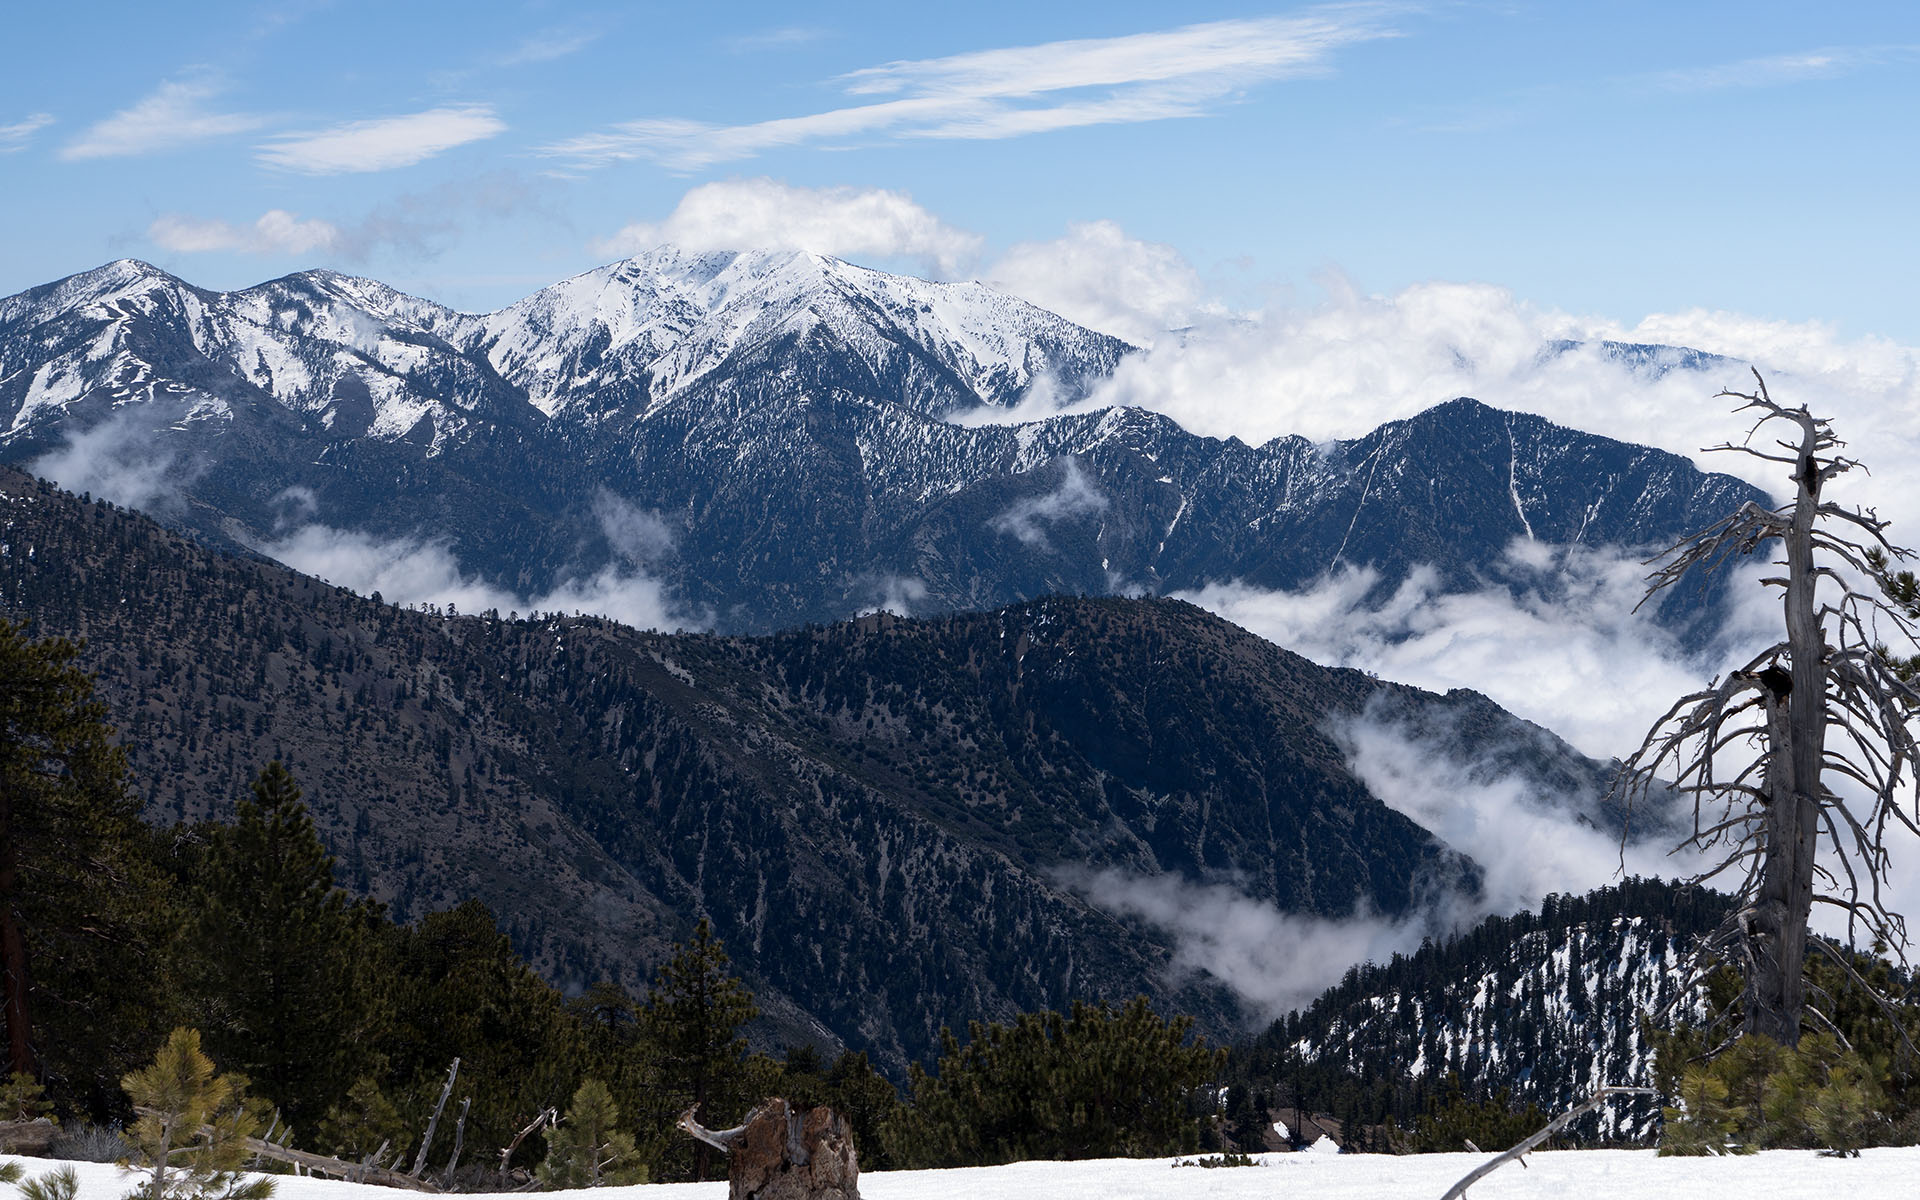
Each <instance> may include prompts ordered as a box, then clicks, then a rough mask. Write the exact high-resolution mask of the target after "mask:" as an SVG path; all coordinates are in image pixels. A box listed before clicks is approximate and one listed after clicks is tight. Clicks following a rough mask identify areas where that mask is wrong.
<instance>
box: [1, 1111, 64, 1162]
mask: <svg viewBox="0 0 1920 1200" xmlns="http://www.w3.org/2000/svg"><path fill="white" fill-rule="evenodd" d="M58 1132H60V1127H59V1126H58V1125H55V1124H54V1123H53V1122H52V1121H50V1120H48V1119H47V1118H45V1117H36V1118H34V1119H33V1120H31V1121H0V1154H29V1155H33V1156H36V1157H39V1156H43V1155H45V1154H46V1152H47V1148H48V1147H49V1146H51V1145H53V1135H54V1134H56V1133H58Z"/></svg>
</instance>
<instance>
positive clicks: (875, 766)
mask: <svg viewBox="0 0 1920 1200" xmlns="http://www.w3.org/2000/svg"><path fill="white" fill-rule="evenodd" d="M0 490H4V492H5V509H4V512H5V515H4V530H0V539H3V540H4V547H3V548H0V598H4V609H5V612H6V613H7V614H9V615H13V616H17V617H26V618H29V619H31V620H32V621H33V622H34V624H35V628H36V631H37V632H40V633H46V634H71V635H74V636H78V637H84V638H86V639H87V640H88V647H87V651H86V654H85V657H84V660H83V662H84V665H86V666H87V667H89V668H90V669H92V670H95V671H96V672H98V674H99V677H100V685H99V686H100V695H101V696H102V697H103V699H104V700H105V701H106V702H107V704H108V706H109V709H110V712H111V715H112V719H113V720H114V722H115V723H116V724H117V725H118V726H119V727H120V729H121V732H122V736H123V738H124V740H125V742H126V745H127V747H128V750H129V753H130V755H131V757H132V761H133V764H134V767H135V771H136V775H137V777H138V778H139V779H140V780H141V781H142V786H143V787H144V788H145V789H146V795H145V802H146V807H147V811H148V814H149V816H150V817H152V818H153V819H157V820H163V821H165V820H175V819H180V818H183V817H184V818H197V817H203V816H208V815H218V814H222V813H224V812H226V811H228V807H227V806H229V805H231V804H232V802H233V799H234V797H236V796H238V795H240V794H242V793H243V791H244V788H245V783H246V780H247V779H248V778H250V777H251V774H252V772H253V771H255V770H256V769H257V768H258V767H259V766H260V765H261V764H262V763H263V762H264V761H266V760H267V759H270V758H278V759H281V760H282V761H284V762H286V763H287V765H288V766H289V767H290V768H291V769H292V771H293V772H294V774H295V776H296V777H297V778H298V779H299V780H300V781H301V783H302V784H303V785H304V786H305V788H306V791H307V796H308V799H309V802H310V804H311V805H312V808H313V811H314V813H315V817H316V821H317V822H318V824H319V826H320V829H321V831H322V834H323V836H324V837H325V838H326V840H327V842H328V843H329V844H330V845H331V846H332V847H334V848H335V850H336V851H337V853H338V854H339V856H340V859H341V864H342V871H343V876H344V879H345V881H346V882H348V883H349V884H350V885H351V886H353V887H355V888H356V889H364V890H365V891H367V892H369V893H371V894H372V895H374V896H376V897H378V898H380V899H382V900H385V901H388V902H390V903H391V904H392V906H393V909H394V911H395V913H396V914H397V915H398V916H400V917H401V918H402V919H412V918H414V917H417V916H418V915H420V914H422V913H424V912H426V911H429V910H431V909H435V908H444V907H447V906H450V905H452V904H455V903H458V902H459V901H461V900H464V899H467V898H469V897H476V896H477V897H480V898H482V899H484V900H486V902H487V903H488V904H490V905H491V906H493V907H494V909H495V910H496V911H497V912H498V914H499V915H500V918H501V920H502V922H503V925H504V927H505V928H506V929H507V930H508V931H509V932H510V933H511V934H512V936H513V938H514V941H515V944H516V946H518V947H519V948H520V949H521V950H522V952H524V953H525V954H527V955H528V957H529V959H530V961H532V962H533V963H535V965H536V966H537V967H538V968H539V969H540V970H541V971H542V972H543V973H544V974H545V975H546V976H547V977H548V978H550V979H553V980H555V981H558V982H560V983H562V984H565V985H567V986H583V985H585V984H586V983H589V982H592V981H593V980H594V979H596V978H599V977H601V976H603V975H604V976H608V977H612V978H617V979H622V980H625V981H627V982H630V983H632V982H637V981H638V980H639V979H640V978H642V977H644V974H645V972H646V971H647V970H648V969H650V968H651V967H652V966H653V965H654V964H656V963H658V962H659V961H660V958H661V956H662V954H663V953H664V950H665V947H666V946H667V945H668V944H669V943H670V942H671V941H674V940H676V939H678V938H679V937H681V936H683V935H684V934H685V933H686V931H687V930H688V929H690V928H691V925H692V923H693V921H694V920H696V919H697V918H699V917H701V916H706V917H709V918H710V919H711V920H712V921H713V924H714V927H715V929H716V931H717V933H718V934H719V935H720V936H721V937H722V938H724V939H725V941H726V942H727V944H728V945H729V946H730V947H732V948H733V950H734V953H735V956H736V960H737V961H738V963H739V964H740V966H741V968H742V970H743V973H744V974H745V975H746V977H747V978H748V979H749V981H750V982H751V983H752V984H753V985H754V987H755V990H756V992H757V993H758V994H759V995H760V997H761V1003H762V1008H763V1010H765V1011H766V1012H767V1013H768V1015H769V1019H770V1020H771V1021H772V1022H773V1023H774V1026H775V1028H776V1030H779V1031H785V1033H786V1034H791V1033H795V1032H806V1033H808V1035H809V1038H814V1037H820V1036H825V1037H826V1038H828V1039H830V1040H831V1041H832V1042H833V1043H836V1044H844V1045H850V1046H853V1047H856V1048H862V1049H870V1050H871V1051H872V1052H873V1054H874V1056H875V1059H876V1061H878V1062H880V1063H882V1064H884V1065H886V1066H887V1067H888V1068H889V1069H890V1070H894V1071H898V1070H900V1069H902V1068H903V1067H904V1065H905V1063H906V1061H907V1060H908V1059H910V1058H914V1057H917V1056H919V1055H921V1054H922V1053H924V1052H925V1051H926V1050H927V1049H928V1048H929V1047H930V1046H932V1045H933V1041H934V1037H935V1034H936V1033H937V1031H938V1029H939V1027H940V1025H941V1024H943V1023H953V1024H958V1023H961V1022H964V1021H967V1020H970V1019H975V1018H983V1017H984V1018H1005V1017H1008V1016H1011V1015H1012V1014H1014V1013H1016V1012H1019V1011H1030V1010H1039V1009H1046V1008H1061V1007H1063V1006H1064V1005H1065V1004H1066V1003H1067V1002H1069V1001H1070V1000H1073V999H1088V1000H1102V999H1104V1000H1114V1001H1119V1000H1124V999H1126V998H1128V997H1130V996H1132V995H1134V994H1136V993H1139V992H1145V993H1146V994H1148V995H1150V996H1152V997H1153V998H1154V999H1155V1000H1156V1002H1158V1003H1161V1004H1162V1005H1163V1006H1164V1007H1166V1008H1169V1009H1173V1010H1178V1011H1189V1012H1193V1013H1194V1014H1195V1015H1196V1016H1198V1017H1199V1019H1200V1022H1201V1027H1202V1028H1203V1029H1205V1030H1209V1031H1212V1032H1214V1033H1215V1034H1221V1033H1225V1032H1230V1031H1231V1030H1232V1029H1233V1028H1234V1027H1235V1022H1236V1021H1237V1020H1238V1015H1237V1010H1236V1007H1235V1005H1234V1003H1233V1001H1232V999H1231V997H1230V996H1229V995H1228V994H1226V993H1225V992H1224V990H1223V989H1220V988H1218V987H1217V986H1215V985H1213V984H1212V983H1210V982H1209V981H1208V980H1206V979H1205V978H1195V977H1191V976H1189V977H1186V978H1185V979H1182V980H1177V981H1176V980H1175V979H1174V977H1172V976H1171V975H1170V974H1169V972H1168V971H1167V969H1166V968H1167V964H1168V962H1169V960H1170V954H1171V943H1170V939H1169V936H1168V935H1167V934H1165V933H1163V932H1161V931H1158V930H1156V929H1153V928H1149V927H1144V926H1142V925H1140V924H1138V923H1137V922H1132V921H1126V920H1121V919H1118V918H1116V917H1114V916H1112V915H1110V914H1108V913H1105V912H1103V911H1101V910H1099V909H1097V908H1095V907H1093V906H1091V905H1090V904H1089V903H1088V902H1087V901H1086V900H1085V899H1084V898H1083V897H1082V896H1081V895H1080V894H1079V893H1077V892H1076V891H1075V890H1074V889H1073V887H1072V886H1071V883H1070V882H1069V881H1068V880H1066V879H1065V877H1063V876H1062V874H1061V871H1062V869H1063V868H1067V867H1074V868H1094V869H1101V868H1111V869H1114V870H1118V871H1122V872H1127V873H1134V874H1139V875H1157V874H1162V873H1167V872H1175V873H1178V874H1179V875H1181V876H1182V877H1185V878H1189V879H1193V880H1197V881H1230V882H1232V883H1233V884H1234V885H1235V886H1236V887H1238V888H1240V889H1242V890H1243V891H1244V892H1246V893H1247V894H1249V895H1251V896H1253V897H1255V898H1257V899H1261V900H1265V901H1269V902H1271V903H1273V904H1274V905H1276V906H1277V907H1279V908H1281V909H1282V910H1284V911H1296V912H1314V913H1322V914H1341V913H1345V912H1348V911H1350V910H1351V909H1352V908H1353V906H1354V905H1356V904H1358V903H1365V904H1368V905H1370V906H1372V908H1373V909H1374V910H1375V911H1379V912H1384V913H1388V914H1395V913H1404V912H1406V911H1408V910H1409V907H1410V906H1411V905H1412V904H1413V903H1414V900H1415V894H1416V888H1424V887H1438V888H1440V889H1442V890H1446V889H1450V888H1462V889H1467V890H1469V891H1470V890H1471V889H1472V887H1473V886H1474V879H1475V869H1474V867H1473V865H1472V864H1471V863H1470V862H1467V861H1465V860H1463V859H1462V858H1461V857H1460V856H1458V855H1457V854H1455V853H1453V852H1452V851H1450V850H1448V849H1447V848H1446V847H1444V846H1442V845H1440V844H1438V843H1437V842H1436V841H1435V840H1434V839H1433V838H1432V837H1431V836H1430V835H1428V834H1427V833H1426V831H1424V830H1423V829H1421V828H1420V827H1419V826H1417V825H1415V824H1413V823H1412V822H1411V821H1409V820H1407V819H1406V818H1405V817H1402V816H1401V815H1399V814H1398V813H1396V812H1393V811H1392V810H1390V809H1388V808H1386V807H1385V806H1384V805H1382V804H1381V803H1380V802H1379V801H1377V800H1375V799H1374V798H1373V797H1372V796H1371V795H1369V794H1368V793H1367V791H1366V789H1365V788H1364V787H1363V786H1362V785H1361V784H1360V782H1359V781H1358V780H1357V779H1355V778H1354V776H1353V775H1352V774H1351V773H1350V772H1349V771H1348V769H1347V766H1346V762H1345V757H1344V755H1343V752H1342V751H1341V749H1340V748H1339V746H1338V745H1336V744H1335V742H1334V740H1333V739H1332V737H1331V736H1330V735H1329V734H1328V732H1327V731H1326V729H1325V727H1324V726H1325V721H1326V718H1327V716H1328V715H1329V714H1339V713H1347V714H1357V713H1359V712H1361V711H1363V710H1364V709H1365V708H1366V707H1367V706H1368V705H1369V703H1374V702H1378V703H1382V704H1389V705H1393V706H1397V707H1398V708H1399V709H1401V710H1402V711H1404V712H1406V713H1407V714H1409V718H1410V719H1414V720H1419V719H1428V720H1433V721H1446V722H1448V723H1449V724H1450V725H1452V726H1454V727H1457V728H1458V729H1459V730H1460V732H1461V738H1462V744H1463V745H1465V746H1466V747H1468V748H1469V750H1476V749H1482V750H1490V749H1492V748H1493V747H1496V746H1500V747H1506V746H1510V745H1512V744H1514V743H1516V742H1520V743H1523V744H1525V745H1526V746H1528V747H1529V749H1528V750H1527V751H1526V753H1525V755H1524V757H1527V758H1530V759H1532V760H1534V763H1535V766H1536V767H1537V768H1538V769H1539V770H1540V771H1541V772H1542V773H1543V774H1544V775H1546V776H1548V777H1551V778H1555V779H1560V780H1567V779H1584V780H1586V781H1588V782H1591V781H1592V780H1593V779H1595V778H1596V773H1597V771H1598V770H1599V768H1598V766H1597V765H1596V764H1593V763H1590V762H1588V761H1587V760H1584V759H1581V758H1580V757H1579V756H1577V755H1575V754H1573V753H1572V752H1571V751H1570V750H1568V749H1566V748H1565V747H1564V746H1563V745H1560V744H1559V743H1557V742H1556V741H1555V740H1554V739H1552V738H1551V737H1550V736H1548V735H1545V734H1543V733H1542V732H1541V731H1539V730H1538V729H1536V728H1534V727H1531V726H1525V725H1523V724H1522V723H1520V722H1517V721H1516V720H1515V719H1514V718H1512V717H1510V716H1508V715H1507V714H1505V713H1504V712H1502V711H1501V710H1499V709H1498V708H1496V707H1495V706H1493V705H1492V704H1491V703H1490V702H1488V701H1487V700H1486V699H1485V698H1484V697H1481V696H1478V695H1476V694H1474V693H1470V692H1464V691H1462V692H1455V693H1452V694H1449V695H1448V696H1444V697H1442V696H1434V695H1430V694H1425V693H1421V692H1418V691H1416V690H1414V689H1410V688H1403V687H1398V686H1396V685H1392V684H1387V683H1382V682H1380V681H1377V680H1373V679H1370V678H1368V677H1367V676H1365V675H1363V674H1361V673H1359V672H1354V671H1340V670H1329V669H1325V668H1321V667H1318V666H1315V665H1314V664H1312V663H1310V662H1307V661H1306V660H1304V659H1301V658H1299V657H1297V656H1294V655H1291V654H1288V653H1287V652H1285V651H1283V650H1280V649H1278V648H1276V647H1274V646H1272V645H1270V644H1268V643H1266V642H1264V641H1261V640H1260V639H1257V638H1254V637H1252V636H1250V635H1248V634H1246V633H1244V632H1243V631H1241V630H1239V629H1237V628H1235V627H1233V626H1231V625H1228V624H1226V623H1225V622H1222V621H1220V620H1218V619H1217V618H1214V617H1212V616H1209V615H1208V614H1206V613H1204V612H1202V611H1200V610H1198V609H1196V608H1193V607H1191V606H1188V605H1184V604H1180V603H1176V602H1166V601H1139V600H1125V599H1100V600H1085V599H1080V600H1075V599H1050V600H1043V601H1037V602H1034V603H1031V604H1024V605H1019V606H1016V607H1014V608H1010V609H1007V610H1004V611H1001V612H997V613H988V614H978V615H969V616H958V617H952V618H942V619H936V620H929V621H904V620H900V619H897V618H892V617H887V616H875V617H868V618H863V619H861V620H859V621H856V622H852V623H848V624H843V625H837V626H829V627H814V628H806V629H801V630H796V631H793V632H789V633H785V634H780V635H775V636H771V637H766V638H758V639H739V638H722V637H714V636H670V635H657V634H641V633H636V632H634V631H632V630H629V629H626V628H623V627H620V626H616V625H613V624H611V623H609V622H605V621H601V620H596V619H577V618H563V617H559V616H544V615H543V616H541V617H539V618H538V619H520V620H502V619H496V618H495V617H493V616H477V615H467V614H460V615H455V614H453V613H450V612H437V611H436V612H418V611H405V610H402V609H398V608H395V607H393V606H390V605H387V604H383V603H381V602H379V600H378V599H363V598H360V597H357V596H354V595H352V594H350V593H347V592H344V591H342V590H339V589H335V588H331V587H328V586H326V585H324V584H322V583H320V582H318V581H315V580H313V579H309V578H304V577H301V576H297V575H294V574H292V573H290V572H288V571H286V570H284V569H282V568H279V567H277V566H275V565H272V564H269V563H265V562H258V561H252V562H250V561H242V560H236V559H232V558H228V557H226V556H224V555H221V554H219V553H216V552H214V551H211V550H208V549H206V548H204V547H202V546H199V545H197V544H196V543H194V542H191V541H189V540H187V539H184V538H182V537H179V536H177V535H175V534H172V533H169V532H167V531H165V530H163V529H161V528H160V527H159V526H157V525H155V524H154V523H152V522H151V521H148V520H146V519H144V518H141V517H137V516H134V515H131V514H129V513H126V512H124V511H122V510H117V509H115V508H113V507H111V506H108V505H105V504H101V503H84V502H81V501H79V500H77V499H75V498H73V497H70V496H66V495H64V494H61V493H59V492H57V491H56V490H54V489H52V488H49V487H47V486H45V485H43V484H40V483H38V482H35V481H32V480H30V479H28V478H26V477H24V476H17V475H9V476H7V477H6V480H5V483H4V485H3V489H0ZM1522 735H1524V736H1522ZM1570 819H1571V818H1570ZM768 1036H769V1038H772V1037H774V1036H775V1035H774V1034H769V1035H768ZM781 1036H784V1034H782V1035H781Z"/></svg>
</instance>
